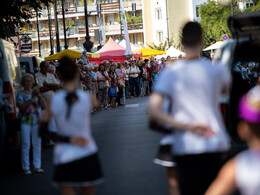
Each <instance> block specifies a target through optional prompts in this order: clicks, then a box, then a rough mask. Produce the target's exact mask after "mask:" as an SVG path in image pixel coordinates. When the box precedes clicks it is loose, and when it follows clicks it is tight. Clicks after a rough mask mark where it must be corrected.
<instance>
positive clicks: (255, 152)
mask: <svg viewBox="0 0 260 195" xmlns="http://www.w3.org/2000/svg"><path fill="white" fill-rule="evenodd" d="M239 113H240V117H241V119H242V120H241V122H240V123H239V125H238V127H237V130H238V134H239V136H240V137H241V139H243V140H244V141H246V143H247V145H248V147H249V149H248V150H245V151H243V152H241V153H240V154H238V155H237V156H236V157H234V158H233V159H231V160H230V161H228V162H227V163H226V164H225V165H224V166H223V168H222V169H221V170H220V172H219V175H218V177H217V178H216V180H215V181H214V182H213V183H212V184H211V186H210V187H209V189H208V191H207V192H206V195H219V194H232V192H233V191H235V189H238V190H239V191H240V193H241V194H242V195H256V194H259V193H260V86H259V85H258V86H256V87H255V88H253V89H251V90H250V91H249V92H248V93H247V94H246V95H245V96H244V97H243V98H242V99H241V100H240V104H239Z"/></svg>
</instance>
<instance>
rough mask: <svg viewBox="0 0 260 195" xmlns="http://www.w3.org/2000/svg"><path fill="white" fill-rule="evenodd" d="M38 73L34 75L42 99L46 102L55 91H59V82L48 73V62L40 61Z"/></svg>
mask: <svg viewBox="0 0 260 195" xmlns="http://www.w3.org/2000/svg"><path fill="white" fill-rule="evenodd" d="M40 69H41V70H40V72H37V73H36V74H35V76H36V79H37V81H38V86H39V89H40V93H41V95H42V97H43V98H44V99H45V101H47V100H48V99H49V98H51V97H52V96H53V94H54V93H55V91H57V90H59V89H61V85H60V82H59V81H58V80H57V79H56V78H55V76H54V75H53V74H51V73H49V72H48V71H49V62H47V61H42V62H41V64H40Z"/></svg>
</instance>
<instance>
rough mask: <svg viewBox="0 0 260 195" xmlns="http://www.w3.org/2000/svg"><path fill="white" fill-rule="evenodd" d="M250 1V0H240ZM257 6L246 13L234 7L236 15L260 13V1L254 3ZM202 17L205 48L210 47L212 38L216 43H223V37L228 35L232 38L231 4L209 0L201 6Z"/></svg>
mask: <svg viewBox="0 0 260 195" xmlns="http://www.w3.org/2000/svg"><path fill="white" fill-rule="evenodd" d="M241 1H248V0H240V2H241ZM254 2H255V3H256V4H255V5H254V6H251V7H249V8H247V9H246V10H244V11H241V10H239V9H238V6H234V15H236V14H240V13H242V12H254V11H260V1H256V0H255V1H254ZM199 13H200V16H201V26H202V27H203V30H204V39H205V46H209V45H210V41H209V39H210V37H212V38H214V39H215V41H222V36H223V35H224V34H227V35H228V36H229V37H231V33H230V31H229V28H228V18H229V17H230V16H231V4H230V3H229V4H220V3H218V2H216V1H212V0H208V2H207V3H204V4H203V5H201V7H200V9H199Z"/></svg>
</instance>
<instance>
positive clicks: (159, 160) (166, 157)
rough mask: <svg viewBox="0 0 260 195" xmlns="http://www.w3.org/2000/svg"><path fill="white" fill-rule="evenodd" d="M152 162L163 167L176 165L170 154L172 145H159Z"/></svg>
mask: <svg viewBox="0 0 260 195" xmlns="http://www.w3.org/2000/svg"><path fill="white" fill-rule="evenodd" d="M153 162H154V163H155V164H157V165H161V166H164V167H176V163H175V162H174V157H173V155H172V145H170V144H169V145H160V146H159V150H158V153H157V155H156V157H155V158H154V159H153Z"/></svg>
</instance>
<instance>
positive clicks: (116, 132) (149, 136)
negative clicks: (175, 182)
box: [0, 97, 167, 195]
mask: <svg viewBox="0 0 260 195" xmlns="http://www.w3.org/2000/svg"><path fill="white" fill-rule="evenodd" d="M147 104H148V98H147V97H142V98H134V99H127V105H126V106H119V107H117V108H113V109H111V110H105V111H98V112H96V113H95V114H94V115H92V131H93V135H94V137H95V139H96V141H97V144H98V147H99V155H100V160H101V163H102V167H103V172H104V175H105V181H104V183H102V184H100V185H98V186H97V190H96V194H97V195H146V194H149V195H162V194H167V191H166V190H167V185H166V180H165V173H164V169H163V168H162V167H160V166H157V165H155V164H153V163H152V159H153V157H154V156H155V154H156V152H157V146H158V143H159V140H160V138H161V135H159V134H157V133H154V132H152V131H151V130H149V129H148V126H147V125H148V120H147ZM42 158H43V169H44V170H45V172H44V173H42V174H33V175H28V176H25V175H22V174H21V173H16V174H12V175H9V176H7V177H6V179H4V180H0V194H1V195H52V194H59V190H58V189H57V188H55V187H54V186H53V185H52V184H51V178H52V171H53V169H52V148H45V149H44V150H43V155H42Z"/></svg>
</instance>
